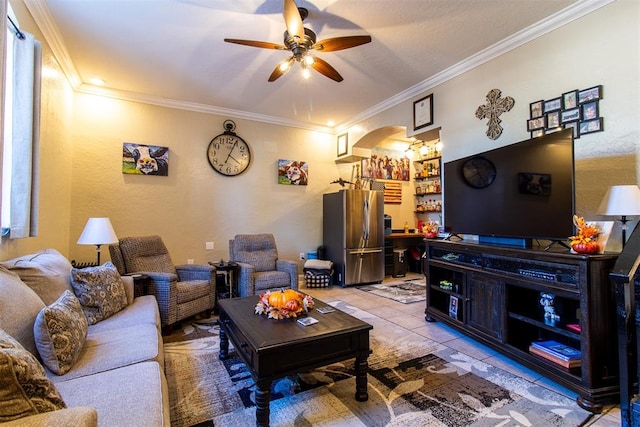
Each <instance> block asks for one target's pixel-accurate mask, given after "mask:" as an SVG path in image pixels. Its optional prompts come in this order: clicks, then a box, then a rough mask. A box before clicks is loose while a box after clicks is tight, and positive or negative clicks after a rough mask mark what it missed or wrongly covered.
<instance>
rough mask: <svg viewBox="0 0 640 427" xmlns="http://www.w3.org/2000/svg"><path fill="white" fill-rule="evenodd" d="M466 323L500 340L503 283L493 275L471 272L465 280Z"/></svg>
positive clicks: (502, 315)
mask: <svg viewBox="0 0 640 427" xmlns="http://www.w3.org/2000/svg"><path fill="white" fill-rule="evenodd" d="M467 296H468V298H469V304H468V307H469V317H468V322H467V325H468V326H470V327H472V328H474V329H476V330H478V331H479V332H482V333H483V334H485V335H489V336H491V337H493V338H496V339H498V340H500V341H502V331H503V329H504V327H503V317H504V314H503V308H504V285H503V283H502V282H501V281H500V280H498V279H496V278H493V277H490V276H487V275H484V274H480V273H476V272H472V273H471V277H470V279H469V280H468V281H467Z"/></svg>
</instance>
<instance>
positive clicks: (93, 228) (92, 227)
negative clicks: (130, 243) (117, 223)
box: [78, 218, 118, 245]
mask: <svg viewBox="0 0 640 427" xmlns="http://www.w3.org/2000/svg"><path fill="white" fill-rule="evenodd" d="M117 241H118V236H116V232H115V231H113V227H112V226H111V221H109V218H89V220H88V221H87V225H85V226H84V230H82V234H81V235H80V238H79V239H78V244H79V245H106V244H109V243H116V242H117Z"/></svg>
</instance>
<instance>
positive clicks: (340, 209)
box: [322, 190, 384, 286]
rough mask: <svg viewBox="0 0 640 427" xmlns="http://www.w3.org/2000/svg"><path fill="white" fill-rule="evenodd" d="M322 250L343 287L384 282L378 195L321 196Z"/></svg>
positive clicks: (358, 192)
mask: <svg viewBox="0 0 640 427" xmlns="http://www.w3.org/2000/svg"><path fill="white" fill-rule="evenodd" d="M322 207H323V221H322V224H323V229H322V235H323V246H324V250H325V257H326V258H327V259H328V260H330V261H332V262H333V266H334V271H335V278H334V279H335V281H336V283H338V284H340V285H342V286H349V285H357V284H362V283H379V282H381V281H382V279H384V197H383V193H382V192H381V191H369V190H340V191H338V192H337V193H329V194H324V195H323V200H322Z"/></svg>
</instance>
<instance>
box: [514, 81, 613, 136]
mask: <svg viewBox="0 0 640 427" xmlns="http://www.w3.org/2000/svg"><path fill="white" fill-rule="evenodd" d="M601 99H602V85H598V86H594V87H590V88H588V89H583V90H577V89H576V90H571V91H569V92H565V93H563V94H562V96H559V97H557V98H553V99H546V100H545V99H541V100H540V101H535V102H532V103H531V104H529V120H527V130H528V131H529V132H531V137H532V138H535V137H538V136H542V135H546V134H549V133H553V132H557V131H559V130H561V129H566V128H571V129H573V139H578V138H580V136H581V135H586V134H589V133H594V132H602V131H603V130H604V127H603V120H602V117H601V116H600V108H599V101H600V100H601Z"/></svg>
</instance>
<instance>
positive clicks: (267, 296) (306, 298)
mask: <svg viewBox="0 0 640 427" xmlns="http://www.w3.org/2000/svg"><path fill="white" fill-rule="evenodd" d="M312 308H313V297H311V295H304V294H302V293H300V292H298V291H295V290H293V289H280V290H277V291H267V292H265V293H263V294H260V300H259V301H258V304H256V308H255V314H266V315H267V318H269V319H288V318H290V317H298V316H299V315H300V314H302V313H303V312H305V313H306V312H308V311H309V310H311V309H312Z"/></svg>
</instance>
